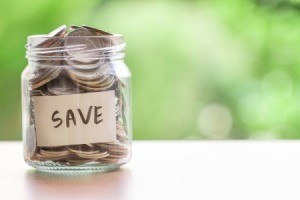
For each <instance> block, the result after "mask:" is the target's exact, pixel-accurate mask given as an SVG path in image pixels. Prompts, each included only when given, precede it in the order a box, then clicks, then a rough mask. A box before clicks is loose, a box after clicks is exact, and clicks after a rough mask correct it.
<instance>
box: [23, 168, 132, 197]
mask: <svg viewBox="0 0 300 200" xmlns="http://www.w3.org/2000/svg"><path fill="white" fill-rule="evenodd" d="M25 177H26V178H25V188H26V198H25V199H31V200H35V199H39V200H40V199H43V200H47V199H89V200H92V199H110V200H111V199H116V200H121V199H125V197H126V196H127V195H126V193H127V192H128V191H127V189H128V187H129V186H130V182H131V179H132V178H131V171H130V170H128V169H123V168H122V169H119V170H117V171H113V172H108V173H64V174H63V173H46V172H41V171H38V170H28V171H27V172H26V176H25Z"/></svg>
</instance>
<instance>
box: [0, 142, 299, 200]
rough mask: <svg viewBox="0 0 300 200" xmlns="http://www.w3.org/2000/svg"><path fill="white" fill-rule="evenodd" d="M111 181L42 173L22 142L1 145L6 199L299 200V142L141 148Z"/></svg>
mask: <svg viewBox="0 0 300 200" xmlns="http://www.w3.org/2000/svg"><path fill="white" fill-rule="evenodd" d="M133 153H134V155H133V158H132V160H131V162H130V163H128V164H127V165H125V166H124V167H122V168H121V169H120V170H118V171H115V172H110V173H105V174H100V173H93V174H86V173H80V174H65V175H64V174H55V173H42V172H39V171H36V170H33V169H32V168H31V167H29V166H27V165H26V164H25V162H24V161H23V158H22V145H21V143H20V142H0V156H1V166H0V199H1V200H2V199H3V200H8V199H9V200H10V199H24V200H27V199H28V200H35V199H38V200H47V199H57V200H62V199H85V200H93V199H97V200H100V199H104V200H114V199H128V200H135V199H138V200H148V199H149V200H158V199H163V200H169V199H170V200H171V199H172V200H173V199H180V200H189V199H197V200H202V199H203V200H210V199H218V200H227V199H228V200H248V199H249V200H277V199H278V200H298V199H300V142H291V141H285V142H279V141H278V142H275V141H273V142H254V141H224V142H222V141H198V142H196V141H195V142H193V141H182V142H181V141H150V142H144V141H135V142H134V145H133Z"/></svg>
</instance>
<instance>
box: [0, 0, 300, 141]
mask: <svg viewBox="0 0 300 200" xmlns="http://www.w3.org/2000/svg"><path fill="white" fill-rule="evenodd" d="M299 2H300V1H297V0H290V1H287V0H248V1H247V0H246V1H239V0H216V1H208V0H207V1H195V0H194V1H193V0H189V1H183V0H181V1H180V0H177V1H170V0H169V1H168V0H165V1H137V0H131V1H96V0H91V1H83V0H82V1H71V0H65V1H58V0H44V1H33V0H20V1H18V2H17V1H15V0H12V1H4V2H2V5H1V7H0V17H1V21H0V43H1V46H0V66H1V70H0V105H1V107H0V108H1V111H0V139H20V138H21V109H20V105H21V100H20V74H21V71H22V70H23V68H24V67H25V66H26V60H25V58H24V56H25V49H24V45H25V43H26V37H27V36H28V35H32V34H40V33H48V32H49V31H51V30H52V29H54V28H55V27H57V26H59V25H61V24H67V25H69V24H79V25H80V24H88V25H91V26H95V27H98V28H102V29H104V30H108V31H110V32H115V33H122V34H123V35H124V37H125V41H126V43H127V48H126V53H127V55H126V63H127V64H128V66H129V67H130V69H131V71H132V75H133V83H132V87H133V101H132V103H133V125H134V126H133V131H134V138H135V139H226V138H237V139H238V138H239V139H244V138H254V139H269V138H282V139H285V138H289V139H294V138H300V132H299V131H298V130H300V123H299V122H298V120H299V119H300V106H299V103H298V101H299V99H300V81H299V76H300V68H299V67H300V56H298V54H299V52H300V37H299V35H300V26H298V23H299V20H300V3H299Z"/></svg>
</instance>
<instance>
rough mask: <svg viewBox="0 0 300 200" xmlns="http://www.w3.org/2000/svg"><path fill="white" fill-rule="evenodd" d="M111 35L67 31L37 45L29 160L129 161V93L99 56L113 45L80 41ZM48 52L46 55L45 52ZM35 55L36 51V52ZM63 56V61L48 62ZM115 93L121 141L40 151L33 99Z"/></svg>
mask: <svg viewBox="0 0 300 200" xmlns="http://www.w3.org/2000/svg"><path fill="white" fill-rule="evenodd" d="M102 35H112V34H110V33H107V32H105V31H102V30H98V29H95V28H92V27H88V26H70V32H69V33H68V31H67V27H66V26H61V27H59V28H57V29H56V30H54V31H52V32H51V33H49V34H48V35H47V37H45V38H46V39H44V40H43V41H40V42H39V43H38V44H34V46H33V49H36V51H37V52H35V54H36V55H38V56H39V57H40V58H41V59H40V60H36V61H35V65H37V66H36V67H35V71H34V77H32V78H31V79H30V81H29V83H30V85H29V88H30V90H29V95H30V101H29V104H30V106H29V109H30V116H29V117H30V120H29V123H30V125H29V126H28V127H29V128H28V130H27V134H26V149H27V150H26V152H27V153H26V154H27V155H26V156H27V158H28V159H29V160H33V161H52V162H55V163H56V164H57V163H58V164H62V165H70V166H74V165H84V164H91V163H95V162H96V163H104V164H109V163H112V164H115V163H121V162H122V161H124V160H126V159H127V158H128V156H129V140H130V138H129V133H128V128H127V125H126V116H125V114H124V112H125V110H126V106H127V105H126V99H125V98H124V94H123V92H122V88H124V87H126V85H125V83H124V82H122V81H121V80H120V79H119V78H118V77H117V76H116V73H115V71H114V70H113V66H112V62H111V61H110V60H109V58H107V57H109V56H107V57H105V58H103V56H99V53H100V54H101V51H99V49H101V48H107V47H108V48H109V47H110V46H112V45H113V44H114V41H113V40H111V39H107V38H105V37H104V38H100V37H89V38H88V39H87V38H85V37H80V36H102ZM43 49H44V50H43ZM33 51H34V50H33ZM49 56H51V57H54V58H55V57H59V56H61V57H62V56H63V57H64V59H53V60H49V59H43V58H47V57H49ZM107 90H114V91H115V103H116V112H115V115H116V124H117V127H116V130H117V133H116V135H117V140H116V141H114V142H110V143H95V144H80V145H69V146H57V147H45V146H43V147H41V146H37V142H36V130H35V119H34V105H33V97H34V96H60V95H70V94H81V93H90V92H100V91H107Z"/></svg>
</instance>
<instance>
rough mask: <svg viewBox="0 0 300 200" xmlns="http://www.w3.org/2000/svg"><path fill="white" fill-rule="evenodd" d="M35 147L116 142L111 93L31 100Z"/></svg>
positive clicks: (45, 97) (113, 102)
mask: <svg viewBox="0 0 300 200" xmlns="http://www.w3.org/2000/svg"><path fill="white" fill-rule="evenodd" d="M33 103H34V116H35V125H36V135H37V145H38V146H48V147H51V146H64V145H76V144H88V143H102V142H112V141H115V140H116V117H115V106H116V105H115V92H114V91H105V92H94V93H84V94H72V95H62V96H36V97H33Z"/></svg>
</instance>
